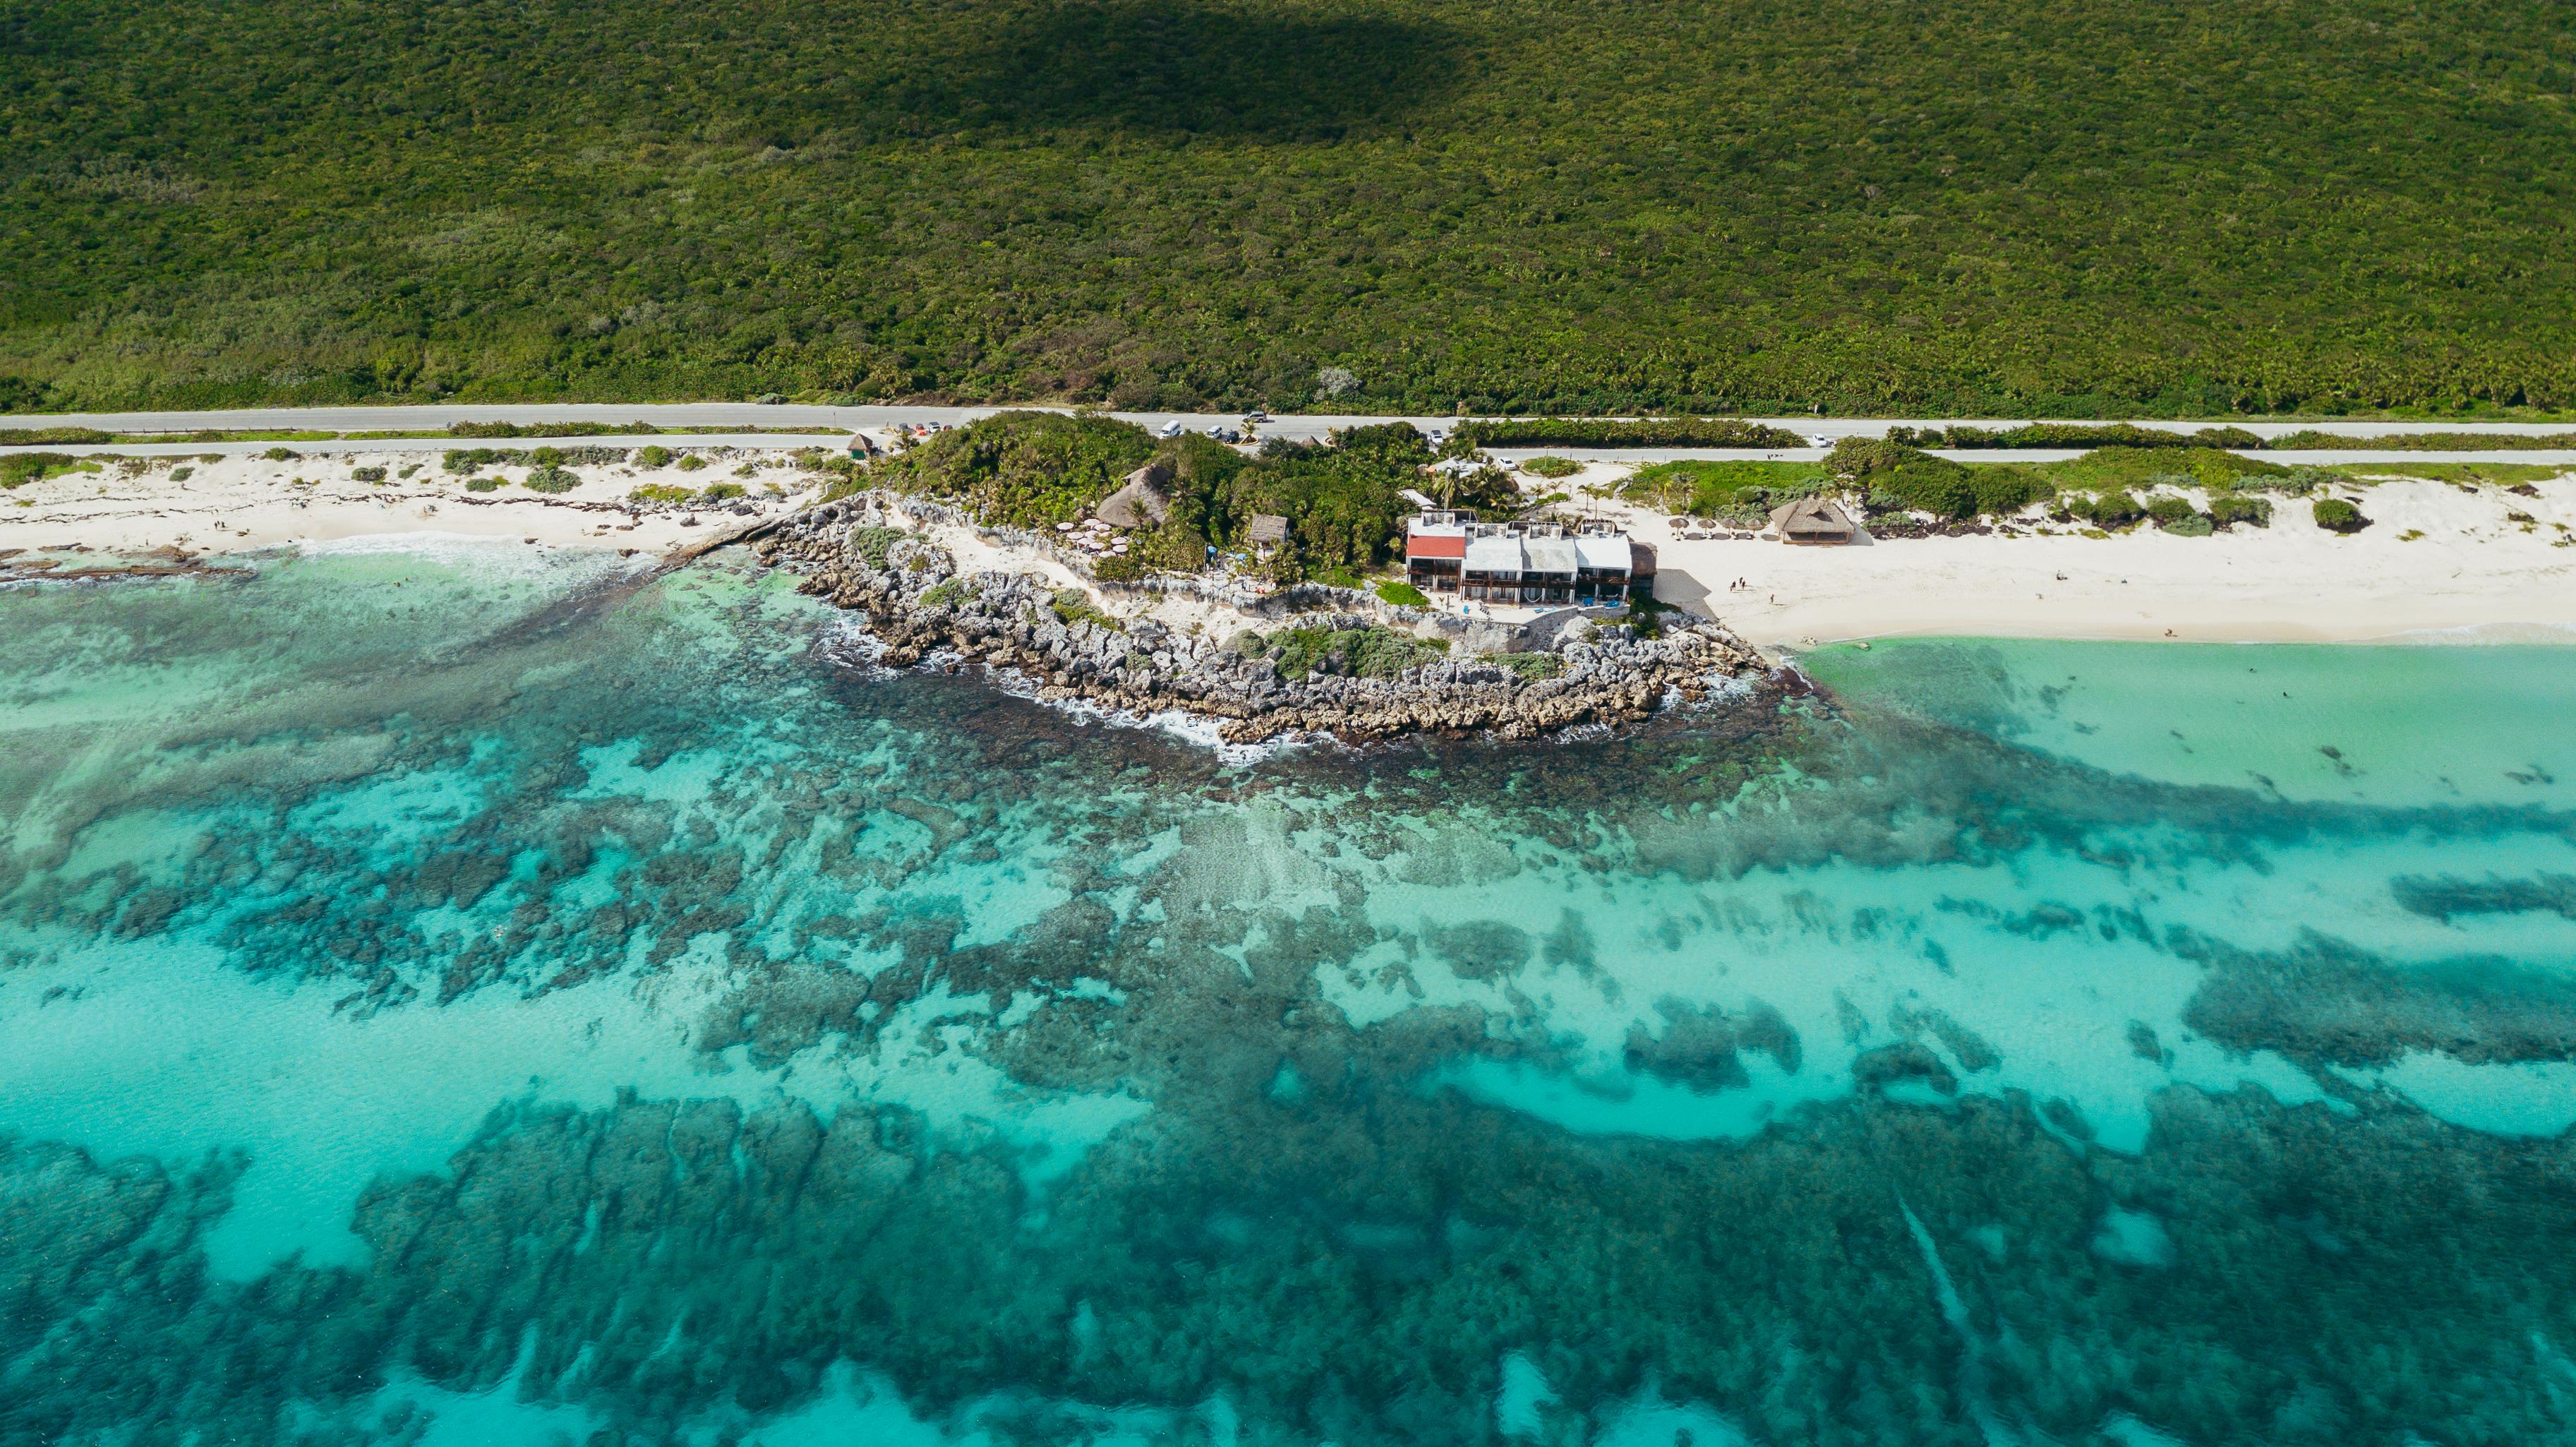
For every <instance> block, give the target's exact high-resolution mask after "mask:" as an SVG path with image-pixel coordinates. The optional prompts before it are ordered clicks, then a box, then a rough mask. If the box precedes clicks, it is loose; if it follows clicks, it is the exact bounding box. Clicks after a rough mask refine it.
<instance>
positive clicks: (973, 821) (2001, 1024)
mask: <svg viewBox="0 0 2576 1447" xmlns="http://www.w3.org/2000/svg"><path fill="white" fill-rule="evenodd" d="M848 642H849V638H848V634H847V629H846V625H845V623H844V622H843V620H841V619H840V618H838V617H837V616H836V615H833V614H830V613H829V612H828V611H826V610H822V609H820V608H818V607H816V606H815V605H813V604H811V603H810V602H809V601H807V600H804V599H801V598H799V597H797V596H796V595H795V594H794V593H793V592H792V591H791V590H790V589H788V588H787V587H786V586H785V585H784V583H783V581H782V580H780V579H777V578H774V577H769V576H765V575H763V574H761V573H759V572H757V571H755V570H752V569H750V568H748V567H746V566H744V565H743V564H741V563H740V562H735V561H726V560H722V559H718V560H715V561H712V562H708V563H704V564H701V565H698V566H695V567H692V568H690V569H687V570H685V571H682V572H680V573H677V574H673V575H669V576H663V577H658V578H656V577H651V576H647V575H645V574H642V573H638V572H633V571H630V570H628V569H627V566H626V565H624V564H620V563H617V562H615V561H614V560H605V559H596V558H581V557H563V556H555V555H549V554H541V553H539V552H538V551H537V550H534V549H526V548H503V547H485V546H479V545H465V544H458V545H455V546H453V547H450V548H446V549H444V550H440V549H438V548H434V547H416V548H414V549H413V550H410V551H386V552H369V551H363V550H357V549H346V550H341V551H335V552H326V553H321V554H315V555H308V556H299V557H278V558H272V559H269V560H266V561H265V562H263V563H262V565H261V566H260V567H259V568H258V569H257V570H256V572H255V574H253V575H250V576H245V577H242V578H236V579H228V580H198V581H178V582H160V583H150V584H134V585H126V586H119V587H112V588H55V589H42V590H33V591H18V592H12V593H7V594H0V1199H4V1200H5V1209H0V1443H8V1444H15V1443H21V1442H23V1443H57V1442H84V1443H88V1442H95V1443H101V1444H105V1443H120V1444H122V1443H171V1444H180V1443H209V1444H211V1443H235V1442H240V1443H251V1442H289V1443H316V1444H319V1443H358V1442H380V1441H399V1442H405V1443H424V1444H458V1447H462V1444H476V1443H532V1444H533V1443H553V1442H566V1443H592V1442H596V1443H602V1444H607V1443H659V1442H678V1443H691V1444H719V1443H753V1442H758V1443H770V1444H778V1447H788V1444H808V1443H844V1442H846V1443H906V1444H910V1443H919V1444H948V1443H989V1444H1076V1443H1080V1444H1110V1443H1164V1442H1174V1443H1208V1444H1217V1443H1240V1444H1321V1443H1338V1444H1350V1447H1356V1444H1376V1443H1390V1444H1391V1443H1432V1444H1441V1443H1461V1444H1466V1443H1477V1444H1483V1443H1505V1442H1532V1443H1567V1444H1573V1443H1580V1444H1622V1447H1626V1444H1636V1447H1672V1444H1680V1443H1688V1444H1691V1447H1711V1444H1739V1443H1742V1444H1793V1443H1848V1444H1863V1443H1872V1444H1875V1443H1916V1442H1920V1443H1940V1444H1950V1443H1957V1444H1979V1443H2014V1444H2042V1443H2119V1444H2128V1447H2135V1444H2148V1443H2157V1444H2161V1443H2190V1444H2221V1443H2252V1442H2261V1443H2320V1444H2323V1443H2335V1444H2345V1443H2387V1444H2399V1443H2412V1442H2418V1441H2421V1442H2429V1443H2444V1444H2450V1443H2489V1442H2492V1443H2530V1442H2560V1441H2570V1440H2576V1425H2571V1421H2572V1420H2576V1251H2571V1249H2570V1248H2571V1246H2576V1231H2572V1230H2571V1228H2576V1149H2571V1146H2570V1138H2569V1136H2568V1135H2567V1132H2568V1129H2569V1127H2570V1126H2571V1124H2576V837H2571V824H2576V728H2571V727H2570V724H2569V704H2570V702H2571V701H2576V649H2551V648H2530V647H2492V648H2490V647H2431V646H2428V647H2390V648H2334V649H2327V648H2283V647H2265V648H2216V647H2194V646H2161V647H2160V646H2151V645H2082V644H2061V643H2027V644H2019V643H1998V642H1988V641H1977V642H1953V641H1938V640H1933V641H1922V642H1914V643H1904V644H1881V645H1879V646H1877V647H1876V648H1874V649H1870V650H1867V651H1862V650H1841V649H1828V650H1823V651H1820V652H1818V653H1816V654H1813V655H1811V656H1810V657H1808V658H1807V659H1806V660H1805V664H1806V666H1807V668H1808V670H1809V672H1810V673H1811V675H1812V676H1813V677H1814V679H1815V680H1816V681H1817V682H1818V683H1820V684H1821V685H1822V689H1821V691H1820V692H1817V693H1814V694H1801V693H1797V692H1795V691H1790V692H1784V693H1783V694H1781V695H1780V696H1776V697H1771V696H1766V697H1764V698H1763V699H1761V700H1759V701H1758V702H1757V703H1755V704H1754V705H1751V706H1746V707H1737V708H1733V709H1729V710H1726V711H1723V712H1709V713H1702V714H1697V715H1690V716H1684V717H1678V718H1672V719H1667V720H1664V721H1660V722H1658V723H1657V724H1655V725H1653V726H1652V727H1649V728H1647V729H1644V730H1642V731H1639V732H1637V733H1634V734H1631V735H1626V736H1622V737H1617V738H1595V739H1585V740H1577V741H1570V742H1559V743H1554V744H1549V745H1544V746H1532V747H1515V748H1504V747H1498V746H1490V745H1478V744H1412V745H1406V746H1401V747H1390V748H1380V749H1373V750H1368V751H1362V752H1357V753H1350V752H1344V751H1340V750H1334V749H1306V750H1286V751H1281V752H1277V753H1273V754H1270V755H1267V756H1263V757H1255V758H1222V757H1219V756H1218V755H1217V754H1216V753H1214V752H1212V751H1210V750H1208V749H1206V748H1204V747H1202V746H1200V745H1198V744H1194V743H1191V742H1189V741H1187V740H1184V739H1180V738H1176V737H1173V736H1170V735H1167V734H1164V733H1161V732H1158V731H1154V730H1150V729H1139V728H1127V727H1119V726H1114V725H1109V724H1104V723H1099V722H1086V721H1083V720H1079V719H1075V718H1070V717H1068V716H1065V715H1063V714H1059V713H1055V712H1051V711H1048V710H1046V709H1043V708H1040V707H1038V706H1036V705H1033V704H1031V703H1028V702H1025V701H1023V700H1020V699H1016V698H1013V697H1010V696H1007V695H1006V694H1003V693H1000V692H997V691H995V690H993V689H991V688H989V687H987V686H985V685H984V684H982V683H980V682H978V681H976V680H973V679H969V678H963V677H949V676H943V675H940V674H936V673H921V674H905V675H888V674H882V673H878V672H874V671H872V670H870V669H869V668H867V667H866V666H865V665H864V664H862V663H860V662H857V661H856V660H857V659H858V658H859V657H860V654H859V652H858V651H857V650H854V649H852V648H850V647H848V646H847V645H848Z"/></svg>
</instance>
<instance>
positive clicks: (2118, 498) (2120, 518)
mask: <svg viewBox="0 0 2576 1447" xmlns="http://www.w3.org/2000/svg"><path fill="white" fill-rule="evenodd" d="M2066 510H2067V511H2068V512H2070V513H2073V514H2074V515H2075V516H2077V517H2080V518H2082V519H2084V520H2085V521H2087V522H2090V523H2093V524H2095V525H2096V526H2099V527H2106V528H2124V527H2128V526H2129V525H2131V524H2132V523H2135V522H2137V521H2139V520H2140V519H2142V518H2144V517H2145V516H2146V515H2147V510H2146V509H2145V508H2144V507H2141V506H2140V505H2139V504H2138V500H2137V499H2136V498H2134V497H2132V496H2130V495H2129V494H2128V493H2127V492H2125V491H2119V490H2114V491H2111V492H2103V493H2088V494H2083V495H2079V496H2076V497H2072V498H2069V499H2068V500H2067V503H2066Z"/></svg>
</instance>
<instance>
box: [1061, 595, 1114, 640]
mask: <svg viewBox="0 0 2576 1447" xmlns="http://www.w3.org/2000/svg"><path fill="white" fill-rule="evenodd" d="M1047 607H1048V608H1049V610H1050V611H1052V612H1053V613H1054V614H1055V616H1056V621H1058V622H1060V623H1062V624H1064V625H1065V626H1066V627H1068V628H1070V627H1072V626H1073V625H1075V624H1077V623H1089V624H1093V625H1095V626H1097V627H1101V628H1106V629H1108V630H1109V631H1110V632H1112V633H1124V632H1126V631H1127V624H1126V623H1125V622H1124V621H1123V620H1121V619H1119V618H1118V617H1117V616H1115V615H1113V614H1109V613H1104V612H1102V611H1100V608H1099V605H1097V604H1095V603H1093V602H1092V601H1091V595H1090V594H1088V593H1086V592H1084V591H1082V590H1081V589H1080V588H1058V589H1057V590H1056V592H1055V596H1054V597H1053V598H1051V599H1049V600H1048V603H1047Z"/></svg>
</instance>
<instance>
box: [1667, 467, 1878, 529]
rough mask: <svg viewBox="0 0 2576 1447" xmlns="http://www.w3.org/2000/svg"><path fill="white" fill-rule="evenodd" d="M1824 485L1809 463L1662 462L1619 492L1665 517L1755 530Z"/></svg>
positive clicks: (1818, 471)
mask: <svg viewBox="0 0 2576 1447" xmlns="http://www.w3.org/2000/svg"><path fill="white" fill-rule="evenodd" d="M1828 481H1830V477H1829V475H1828V474H1827V473H1826V471H1825V469H1824V468H1822V467H1820V466H1818V465H1816V464H1815V463H1812V462H1703V461H1687V462H1661V463H1656V464H1655V465H1653V466H1651V467H1641V468H1639V469H1637V471H1636V472H1634V473H1633V474H1631V475H1630V476H1629V478H1628V480H1627V481H1626V482H1624V483H1621V484H1620V487H1619V492H1620V495H1621V496H1622V497H1625V498H1628V499H1629V500H1631V501H1633V502H1636V503H1639V504H1641V505H1644V506H1649V507H1654V508H1658V509H1661V510H1662V511H1665V512H1683V513H1688V514H1690V515H1691V516H1693V517H1704V518H1714V519H1716V520H1718V521H1720V522H1725V523H1730V524H1735V525H1739V526H1758V525H1759V524H1760V523H1761V522H1762V520H1763V518H1764V516H1765V515H1766V514H1767V513H1769V511H1770V510H1771V509H1772V508H1774V507H1776V506H1778V505H1779V504H1781V503H1782V502H1785V501H1788V500H1789V499H1791V498H1799V497H1809V496H1812V495H1814V494H1815V493H1817V492H1819V491H1821V490H1822V489H1823V488H1824V486H1825V484H1826V483H1827V482H1828Z"/></svg>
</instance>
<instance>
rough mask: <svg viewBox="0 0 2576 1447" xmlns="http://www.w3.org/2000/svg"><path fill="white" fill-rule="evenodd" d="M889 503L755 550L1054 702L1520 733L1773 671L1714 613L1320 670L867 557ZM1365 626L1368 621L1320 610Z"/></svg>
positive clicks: (1262, 728)
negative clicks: (1395, 664) (1520, 660)
mask: <svg viewBox="0 0 2576 1447" xmlns="http://www.w3.org/2000/svg"><path fill="white" fill-rule="evenodd" d="M884 516H886V514H883V513H881V512H880V511H878V510H877V509H876V506H875V504H874V503H873V501H871V500H869V499H866V498H864V497H863V498H861V499H857V500H853V501H848V502H834V503H826V504H824V505H823V506H822V507H820V508H817V509H815V510H814V511H812V512H810V513H807V514H805V515H803V516H802V517H800V518H797V519H795V520H792V521H790V522H789V523H787V524H785V525H783V526H781V527H780V528H778V529H777V530H776V531H774V532H771V533H769V534H767V535H766V536H764V537H762V538H761V539H760V540H759V543H758V548H759V552H760V555H761V556H762V557H763V558H764V559H766V560H769V561H771V562H775V563H783V564H786V565H788V566H792V567H795V568H796V569H798V570H799V571H800V572H802V573H803V574H804V575H805V581H804V583H803V587H804V588H805V590H806V591H808V592H811V593H813V594H815V595H817V596H820V597H825V598H829V599H830V600H831V601H832V602H833V603H835V604H836V605H838V606H840V607H843V608H851V609H857V610H861V611H864V612H865V613H866V614H867V616H868V618H869V620H870V623H871V626H872V627H873V628H874V630H875V631H876V633H877V634H878V636H879V637H880V638H882V639H883V640H884V642H885V644H886V653H885V660H886V661H887V662H888V663H890V664H893V665H895V666H898V667H901V666H905V665H909V664H912V663H917V662H919V661H920V660H921V659H922V658H924V657H925V656H928V655H930V654H933V653H938V652H949V653H954V654H956V655H958V656H960V657H962V658H964V659H968V660H972V661H975V662H980V663H983V664H985V665H988V666H990V667H993V668H998V669H1005V670H1010V671H1013V672H1016V673H1019V674H1021V675H1023V676H1025V677H1026V678H1028V679H1030V680H1031V681H1033V682H1035V683H1036V684H1037V685H1039V693H1038V696H1039V697H1040V698H1041V699H1044V700H1047V701H1049V702H1054V701H1058V700H1064V699H1081V700H1085V701H1088V702H1091V703H1096V704H1100V705H1103V706H1106V707H1110V708H1116V709H1124V710H1131V711H1135V712H1141V713H1154V712H1160V711H1163V710H1166V709H1180V710H1183V711H1186V712H1189V713H1195V714H1202V715H1206V716H1208V717H1211V718H1215V719H1219V720H1222V721H1223V722H1222V725H1221V732H1222V734H1223V736H1224V737H1225V738H1226V739H1227V740H1229V741H1231V742H1238V743H1245V742H1255V741H1258V740H1261V739H1266V738H1270V737H1273V736H1275V735H1278V734H1283V733H1291V732H1308V733H1320V734H1331V735H1334V736H1336V737H1339V738H1343V739H1350V740H1359V739H1378V738H1387V737H1391V736H1394V735H1399V734H1406V733H1415V732H1432V733H1445V734H1461V733H1471V732H1474V733H1489V734H1492V735H1494V736H1496V737H1500V738H1505V739H1527V738H1534V737H1537V736H1540V735H1543V734H1551V733H1557V732H1560V731H1562V730H1564V729H1567V728H1571V727H1574V726H1577V725H1581V724H1592V723H1625V722H1632V721H1635V720H1637V719H1642V718H1645V717H1647V716H1648V715H1650V714H1652V713H1653V712H1654V711H1655V710H1656V708H1657V707H1658V706H1660V705H1661V703H1662V702H1663V700H1664V698H1665V697H1666V695H1667V694H1668V693H1676V692H1677V693H1679V694H1680V695H1681V696H1682V697H1683V698H1685V699H1692V700H1696V699H1698V698H1701V697H1703V696H1705V695H1706V694H1707V693H1708V692H1709V691H1710V690H1711V689H1712V688H1716V687H1719V686H1722V685H1723V684H1724V683H1725V682H1726V681H1727V680H1728V679H1730V678H1734V677H1738V676H1757V675H1760V674H1762V673H1765V672H1767V671H1768V665H1766V664H1765V663H1764V662H1763V660H1762V659H1761V657H1760V655H1758V654H1757V653H1755V652H1754V651H1753V649H1751V648H1750V647H1748V646H1746V645H1745V644H1744V643H1743V642H1742V641H1741V640H1739V639H1737V638H1736V637H1735V636H1734V635H1733V634H1731V633H1728V632H1727V631H1726V630H1725V629H1724V628H1722V627H1720V626H1718V625H1717V624H1714V623H1694V624H1688V625H1681V626H1676V627H1674V628H1672V629H1671V630H1670V631H1668V632H1667V633H1665V634H1664V635H1663V636H1661V637H1659V638H1654V639H1645V638H1640V637H1638V636H1636V633H1635V630H1634V629H1633V628H1630V627H1628V626H1626V625H1624V624H1623V625H1617V626H1613V627H1610V628H1607V629H1600V630H1596V631H1594V632H1593V633H1592V634H1591V635H1590V636H1589V637H1588V638H1586V639H1579V640H1576V641H1572V642H1568V643H1565V644H1564V645H1563V646H1562V647H1561V648H1560V649H1559V650H1558V651H1557V652H1556V653H1554V654H1552V655H1549V657H1551V658H1553V659H1555V660H1557V663H1556V665H1555V666H1554V667H1552V668H1550V669H1548V670H1544V671H1541V670H1526V671H1525V670H1523V669H1520V668H1517V667H1514V666H1512V664H1511V663H1510V662H1508V661H1505V660H1486V659H1458V660H1438V661H1426V662H1423V663H1420V664H1417V665H1414V666H1411V667H1407V668H1405V669H1404V670H1403V671H1402V672H1401V674H1400V675H1399V676H1395V677H1352V676H1346V675H1342V674H1336V673H1324V672H1317V673H1314V674H1310V675H1308V676H1306V677H1303V678H1292V677H1285V676H1282V674H1281V673H1280V671H1279V668H1278V666H1277V664H1276V663H1275V662H1274V661H1273V660H1271V659H1269V658H1265V657H1261V656H1259V655H1257V654H1256V655H1253V656H1246V655H1244V654H1243V653H1241V652H1238V651H1235V650H1233V649H1231V648H1229V647H1227V646H1225V645H1226V642H1227V640H1222V639H1216V638H1209V637H1203V636H1190V635H1185V634H1182V633H1177V632H1174V631H1172V630H1169V629H1166V628H1164V627H1163V626H1161V625H1160V624H1156V623H1152V622H1145V623H1140V624H1137V625H1135V626H1134V627H1132V628H1131V627H1127V626H1124V625H1119V624H1115V623H1114V622H1113V620H1109V619H1106V618H1105V617H1095V618H1086V617H1082V616H1071V617H1068V616H1065V615H1064V612H1063V610H1060V609H1059V608H1058V607H1057V606H1056V602H1055V590H1054V589H1053V588H1051V587H1049V586H1048V585H1046V584H1045V583H1044V582H1043V581H1042V580H1040V579H1039V578H1037V577H1035V576H1032V575H1029V574H1022V573H1003V572H990V571H988V572H978V573H974V574H971V575H961V574H959V572H958V571H957V567H956V563H955V560H954V559H953V558H952V557H951V556H950V555H949V554H948V553H947V552H946V550H944V549H941V548H938V547H936V546H934V545H932V544H930V543H928V542H927V541H924V540H906V541H902V542H899V543H896V544H895V545H894V546H893V548H892V549H891V550H889V551H883V552H880V553H879V554H878V555H877V556H874V557H871V556H870V552H871V548H870V547H869V546H868V545H867V544H868V543H869V542H870V541H871V539H870V538H869V537H868V536H867V535H868V534H869V533H871V532H874V533H877V534H880V535H881V534H882V533H883V531H884V529H883V527H882V525H879V526H876V527H866V526H863V525H862V523H861V520H862V519H863V518H864V519H868V520H870V521H875V520H877V519H880V518H882V517H884ZM1316 621H1317V622H1318V623H1319V624H1321V625H1322V626H1324V627H1328V628H1329V627H1341V628H1346V629H1350V628H1357V627H1359V626H1361V624H1362V620H1359V619H1356V618H1351V619H1318V620H1316Z"/></svg>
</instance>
